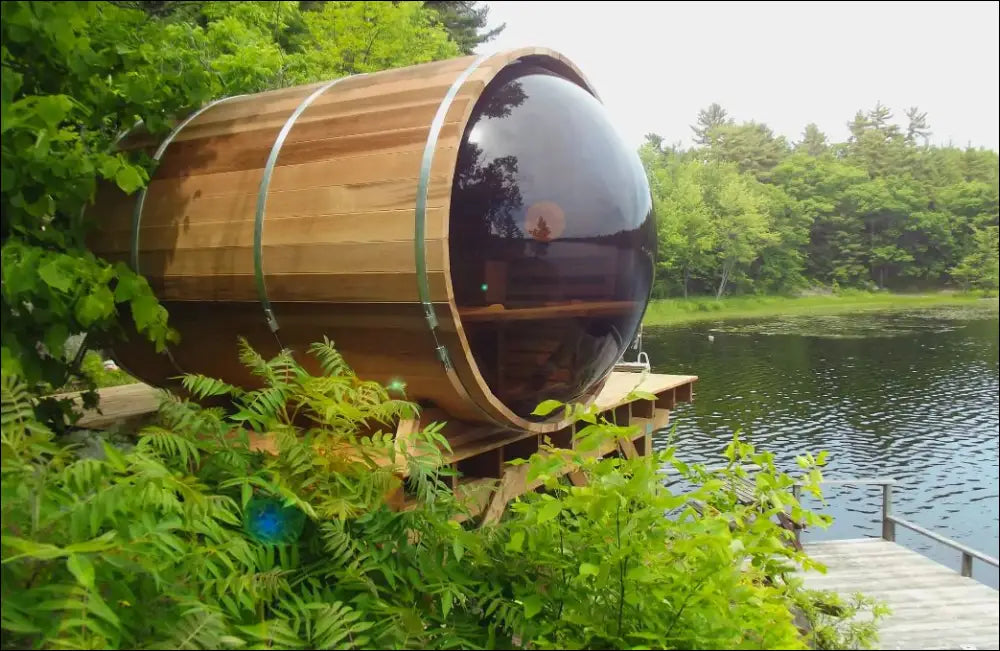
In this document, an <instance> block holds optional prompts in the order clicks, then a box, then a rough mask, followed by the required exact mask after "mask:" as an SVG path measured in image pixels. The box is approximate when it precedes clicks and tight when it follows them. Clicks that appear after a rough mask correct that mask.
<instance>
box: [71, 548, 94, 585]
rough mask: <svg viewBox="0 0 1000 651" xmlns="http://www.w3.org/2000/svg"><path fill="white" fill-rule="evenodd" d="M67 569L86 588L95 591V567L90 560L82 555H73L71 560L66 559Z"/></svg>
mask: <svg viewBox="0 0 1000 651" xmlns="http://www.w3.org/2000/svg"><path fill="white" fill-rule="evenodd" d="M66 567H67V568H68V569H69V571H70V572H72V573H73V576H75V577H76V580H77V581H78V582H79V583H80V585H82V586H83V587H85V588H90V589H93V587H94V565H93V564H92V563H91V562H90V559H89V558H88V557H86V556H84V555H82V554H71V555H70V557H69V558H67V559H66Z"/></svg>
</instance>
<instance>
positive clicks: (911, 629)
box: [803, 538, 1000, 649]
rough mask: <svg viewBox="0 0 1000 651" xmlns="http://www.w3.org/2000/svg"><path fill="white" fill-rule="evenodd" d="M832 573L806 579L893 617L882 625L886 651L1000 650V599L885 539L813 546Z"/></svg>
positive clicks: (808, 583)
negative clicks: (878, 604)
mask: <svg viewBox="0 0 1000 651" xmlns="http://www.w3.org/2000/svg"><path fill="white" fill-rule="evenodd" d="M805 549H806V552H807V553H808V554H809V555H810V556H812V557H813V558H815V559H816V560H817V561H820V562H821V563H823V564H824V565H826V567H827V573H826V574H820V573H818V572H815V571H810V572H809V573H807V574H805V575H803V578H804V579H805V581H806V586H807V587H810V588H813V589H817V590H833V591H836V592H838V593H840V594H842V595H844V596H845V597H848V596H850V595H851V594H853V593H856V592H861V593H863V594H865V595H868V596H870V597H874V598H876V599H879V600H882V601H884V602H885V603H886V604H887V605H888V606H889V608H891V609H892V611H893V614H892V615H890V616H888V617H887V618H885V619H883V620H882V621H881V624H880V626H879V638H880V642H879V648H882V649H997V648H998V645H1000V598H998V597H1000V593H998V592H997V591H996V590H994V589H993V588H990V587H988V586H986V585H984V584H982V583H979V582H978V581H976V580H974V579H972V578H969V577H964V576H962V575H961V574H959V573H958V572H956V571H954V570H952V569H950V568H948V567H945V566H944V565H942V564H940V563H937V562H935V561H932V560H931V559H929V558H927V557H925V556H923V555H921V554H919V553H917V552H915V551H912V550H909V549H906V548H905V547H903V546H901V545H899V544H897V543H894V542H889V541H887V540H883V539H881V538H863V539H852V540H835V541H823V542H810V543H807V544H806V545H805Z"/></svg>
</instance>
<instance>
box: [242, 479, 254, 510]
mask: <svg viewBox="0 0 1000 651" xmlns="http://www.w3.org/2000/svg"><path fill="white" fill-rule="evenodd" d="M240 493H241V494H240V498H241V499H242V502H243V508H244V509H246V508H247V504H249V503H250V498H251V497H253V486H251V485H250V482H244V483H243V488H242V489H241V491H240Z"/></svg>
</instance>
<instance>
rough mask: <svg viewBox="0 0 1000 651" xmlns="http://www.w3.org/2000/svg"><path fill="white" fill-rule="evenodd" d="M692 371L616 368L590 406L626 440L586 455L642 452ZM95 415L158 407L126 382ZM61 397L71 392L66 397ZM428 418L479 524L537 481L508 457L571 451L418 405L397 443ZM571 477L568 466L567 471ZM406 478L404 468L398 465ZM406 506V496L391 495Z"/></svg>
mask: <svg viewBox="0 0 1000 651" xmlns="http://www.w3.org/2000/svg"><path fill="white" fill-rule="evenodd" d="M697 379H698V378H697V377H696V376H693V375H665V374H662V373H629V372H620V371H615V372H613V373H612V374H611V376H610V377H609V378H608V380H607V382H606V383H605V385H604V387H603V389H602V390H601V392H600V393H599V394H598V396H597V398H596V400H595V405H596V406H597V408H598V411H599V414H600V416H601V417H603V418H606V419H607V420H609V421H611V422H613V423H615V424H617V425H620V426H628V425H632V426H635V427H636V430H635V435H634V436H633V437H632V439H631V440H621V441H619V442H618V443H617V444H614V443H612V444H610V445H605V446H604V448H602V449H600V450H596V451H595V452H594V453H592V456H596V455H599V456H607V455H608V454H612V453H619V454H623V455H625V456H626V457H634V456H637V455H645V454H648V453H649V452H650V451H651V450H652V433H653V432H654V431H656V430H658V429H662V428H663V427H666V426H667V425H668V423H669V421H670V412H671V411H672V410H673V409H674V407H675V406H676V405H677V404H678V403H681V402H690V401H692V400H693V399H694V383H695V382H696V381H697ZM633 391H642V392H644V393H648V394H652V395H654V396H656V399H655V400H648V399H639V400H634V399H632V398H630V394H631V393H632V392H633ZM100 394H101V403H100V409H101V412H98V411H96V410H86V411H83V413H82V417H81V418H80V420H79V421H78V422H77V426H78V427H84V428H93V429H98V428H103V427H108V426H110V425H112V424H114V423H117V422H123V421H128V420H133V419H136V418H141V417H143V416H145V415H148V414H151V413H153V412H155V411H156V410H157V408H158V405H159V399H160V396H159V392H158V390H157V389H155V388H153V387H151V386H149V385H146V384H131V385H126V386H120V387H110V388H107V389H101V390H100ZM67 397H73V395H72V394H67ZM432 422H444V423H445V427H444V429H443V430H442V434H443V435H444V436H445V438H447V439H448V442H449V445H450V447H451V452H450V453H448V454H447V455H446V456H445V459H444V463H445V464H446V465H448V466H450V467H452V468H453V469H454V470H456V471H457V473H458V476H456V477H454V478H453V480H452V488H453V490H455V491H456V494H460V495H464V496H466V497H467V504H468V505H469V507H470V510H471V512H472V515H473V516H479V515H482V517H483V521H484V522H489V521H491V520H495V519H496V518H499V517H500V515H502V513H503V511H504V510H505V508H506V505H507V503H508V502H509V501H510V500H512V499H514V498H515V497H517V496H518V495H521V494H523V493H525V492H526V491H529V490H534V489H535V488H537V486H538V483H537V482H535V483H531V482H528V481H527V476H526V471H527V468H528V466H527V465H513V466H512V465H510V463H509V462H510V461H512V460H515V459H525V458H527V457H529V456H531V455H532V454H534V453H535V452H538V450H539V449H540V448H541V446H542V444H543V443H545V442H549V443H551V444H552V445H553V446H554V447H559V448H572V447H573V435H574V433H575V427H574V426H570V427H567V428H565V429H563V430H559V431H556V432H551V433H549V434H536V433H532V432H524V431H521V430H511V429H505V428H500V427H497V426H492V425H487V424H482V423H463V422H460V421H453V420H451V419H450V418H448V416H447V414H445V413H444V412H442V411H440V410H437V409H425V410H423V412H422V413H421V415H420V418H419V419H414V420H404V421H401V422H400V423H399V424H398V426H397V428H396V440H397V442H398V443H399V444H400V445H404V446H405V445H407V439H408V438H409V437H410V435H411V434H412V433H414V432H417V431H420V429H421V428H423V427H426V426H427V425H428V424H430V423H432ZM251 441H252V444H253V446H254V447H255V448H256V449H260V450H273V441H272V440H271V439H270V438H269V437H268V436H267V435H266V434H261V435H256V436H255V435H251ZM566 472H568V473H570V478H571V479H573V480H574V481H578V480H579V478H576V479H574V477H573V474H574V473H573V471H572V469H567V470H566ZM401 473H402V474H403V475H405V470H401ZM391 501H392V502H393V503H395V504H398V505H400V506H405V503H406V497H405V496H403V495H399V496H396V497H394V498H392V500H391Z"/></svg>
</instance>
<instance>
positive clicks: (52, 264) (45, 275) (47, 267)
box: [38, 257, 73, 293]
mask: <svg viewBox="0 0 1000 651" xmlns="http://www.w3.org/2000/svg"><path fill="white" fill-rule="evenodd" d="M60 261H61V257H57V258H52V259H50V260H49V261H48V262H46V263H45V264H43V265H42V266H41V267H39V268H38V276H39V278H41V279H42V280H44V281H45V284H46V285H48V286H49V287H51V288H53V289H57V290H59V291H60V292H63V293H66V292H68V291H69V290H70V288H71V287H73V277H72V276H70V275H69V274H68V273H66V272H65V271H63V269H62V268H61V265H60V264H59V262H60Z"/></svg>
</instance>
